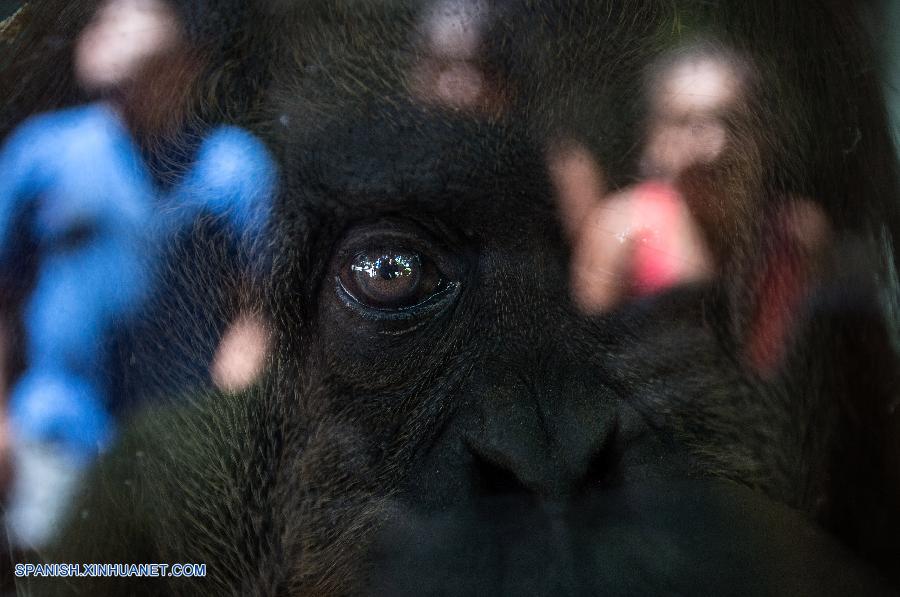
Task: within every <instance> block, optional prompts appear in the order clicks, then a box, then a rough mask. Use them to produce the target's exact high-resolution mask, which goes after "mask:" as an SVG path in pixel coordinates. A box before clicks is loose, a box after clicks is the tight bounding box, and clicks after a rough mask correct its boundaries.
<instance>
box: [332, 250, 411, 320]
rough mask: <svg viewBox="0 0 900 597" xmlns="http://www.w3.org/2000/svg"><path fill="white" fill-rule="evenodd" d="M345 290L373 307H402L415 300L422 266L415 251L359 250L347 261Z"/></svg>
mask: <svg viewBox="0 0 900 597" xmlns="http://www.w3.org/2000/svg"><path fill="white" fill-rule="evenodd" d="M350 273H351V278H352V283H351V287H353V288H349V289H348V290H350V291H351V294H353V295H354V297H355V298H356V299H357V300H360V301H361V302H364V303H366V304H370V305H372V306H375V307H388V308H391V307H393V308H396V307H405V306H409V305H413V304H415V303H416V302H418V301H419V300H420V299H421V298H423V297H422V296H421V295H422V294H423V292H424V291H425V290H426V289H424V288H423V283H422V277H423V267H422V261H421V258H420V257H419V256H418V255H417V254H416V253H402V252H391V253H373V252H369V253H362V254H360V255H357V256H356V258H355V259H354V260H353V263H352V264H351V265H350Z"/></svg>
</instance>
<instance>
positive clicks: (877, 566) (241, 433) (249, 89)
mask: <svg viewBox="0 0 900 597" xmlns="http://www.w3.org/2000/svg"><path fill="white" fill-rule="evenodd" d="M809 4H810V6H804V7H787V8H761V7H756V6H753V7H743V8H742V7H737V6H732V5H729V6H727V7H726V6H716V7H711V8H710V7H706V5H705V4H703V3H696V5H695V4H694V3H689V2H684V3H679V6H678V15H677V16H678V18H679V22H681V23H683V24H685V26H687V25H690V26H692V27H694V28H697V29H700V30H702V31H703V32H704V33H706V34H707V35H708V36H709V37H713V38H716V39H720V40H723V43H727V44H728V45H729V46H730V47H731V48H732V49H735V48H736V49H737V50H740V52H742V53H741V54H740V55H745V56H747V57H748V58H747V59H748V61H749V62H750V64H751V66H750V69H751V70H753V77H749V75H748V80H750V81H751V83H752V85H754V87H753V89H754V90H755V91H754V93H753V94H752V96H751V97H748V99H747V103H746V105H744V106H743V108H744V110H743V111H741V112H740V113H738V114H736V115H733V121H731V125H732V127H733V128H732V129H731V130H732V134H733V137H732V139H733V141H732V148H731V150H730V152H727V153H726V154H725V155H723V156H722V158H721V159H720V160H719V162H717V163H714V164H712V165H706V166H704V167H703V168H699V169H697V170H695V171H691V172H689V173H688V174H686V175H685V181H684V184H683V188H684V189H686V191H685V192H686V193H687V194H688V195H689V197H688V199H689V200H690V199H691V197H692V196H698V197H708V196H721V195H722V194H727V196H728V197H729V198H730V199H731V200H732V201H734V206H735V207H734V212H733V213H732V214H731V216H732V217H731V219H730V220H729V221H728V222H727V224H728V228H727V230H728V231H729V233H728V234H727V235H726V234H723V233H722V230H724V229H725V227H724V224H721V222H720V223H719V224H721V225H719V226H718V227H716V226H717V225H716V222H714V223H713V224H708V223H707V224H705V225H707V226H708V227H709V229H708V230H707V234H708V237H709V239H710V243H711V245H713V246H715V247H717V248H721V246H725V248H721V250H720V251H719V255H720V261H719V264H718V268H719V269H718V270H717V276H716V277H715V278H714V279H713V280H710V281H707V282H703V283H698V284H692V285H689V286H686V287H680V288H674V289H671V290H670V291H668V292H666V293H663V294H661V295H658V296H654V297H649V298H643V299H637V300H628V301H626V302H625V303H624V304H622V305H620V306H619V307H618V308H616V309H614V310H610V311H609V312H605V313H598V314H586V313H584V312H582V311H580V310H579V309H578V308H577V307H576V305H575V304H574V303H573V301H572V299H571V297H570V292H569V261H570V256H571V251H572V247H571V245H570V243H569V240H568V238H567V237H566V234H565V231H564V227H563V226H562V223H561V221H560V216H559V206H558V198H557V197H556V194H555V193H556V191H555V188H554V186H553V184H552V183H551V178H550V173H549V171H548V165H547V155H548V152H549V151H551V150H552V148H553V147H554V146H555V145H556V144H558V143H559V142H560V141H561V140H575V141H577V142H579V143H581V144H583V145H584V146H585V147H587V148H588V149H589V150H590V152H591V153H592V155H594V156H596V158H597V162H598V164H600V165H601V166H602V168H603V170H604V173H605V175H606V177H607V178H608V179H609V184H610V185H611V186H612V187H613V188H616V187H620V186H625V185H627V184H629V183H631V182H634V180H635V177H636V176H637V171H638V161H639V158H640V151H638V150H635V149H634V148H635V147H636V146H637V145H639V143H640V131H641V127H640V122H641V111H642V109H643V108H642V107H641V102H642V101H643V100H642V99H641V98H642V94H643V92H642V88H641V85H642V81H643V80H644V78H645V77H644V76H643V73H646V72H647V71H648V69H650V68H651V65H652V64H654V62H655V59H656V58H657V57H659V56H660V55H662V54H663V53H664V50H665V49H666V48H669V47H677V45H678V42H677V39H675V38H672V37H671V35H672V34H671V31H672V27H673V25H672V22H673V13H672V11H671V7H669V6H668V4H666V5H665V6H663V5H662V4H659V5H658V4H657V3H653V2H641V3H639V2H631V3H621V4H613V3H605V2H577V3H573V4H572V6H566V7H565V9H563V8H562V7H557V6H555V5H554V3H547V4H546V5H543V4H542V5H541V6H539V7H538V6H531V5H530V4H529V5H528V6H525V5H524V4H522V5H520V3H508V4H507V3H503V4H500V5H498V6H497V7H496V9H497V11H498V14H499V17H498V18H497V19H496V20H495V21H494V22H493V24H492V25H491V27H492V29H490V34H489V35H486V36H485V38H486V39H488V40H489V41H487V42H485V47H484V48H483V52H482V56H483V59H482V60H483V63H480V67H481V68H482V69H483V71H484V72H485V73H487V74H486V78H485V80H486V81H488V82H489V85H490V87H491V89H492V91H491V99H490V101H486V103H485V104H478V105H477V106H476V107H473V108H467V109H460V108H458V107H447V106H444V105H441V104H440V103H439V102H438V103H435V102H433V101H430V100H427V99H423V98H422V96H421V95H417V94H416V93H415V92H414V91H411V88H410V86H409V85H407V81H406V79H405V78H404V77H405V75H404V73H407V72H409V70H410V68H411V67H412V65H415V64H416V63H417V60H418V58H419V53H420V52H421V49H419V48H418V46H416V45H415V44H416V42H415V40H416V37H415V27H416V23H417V21H416V15H417V14H418V10H417V7H410V6H407V5H406V4H405V3H401V2H391V3H367V2H360V3H338V4H335V5H333V6H332V5H329V6H330V8H328V7H325V6H324V5H322V4H320V3H317V2H310V3H308V4H304V5H303V6H297V7H291V6H289V5H288V3H276V2H273V3H271V4H269V3H263V4H260V5H259V6H257V7H255V8H247V7H244V8H239V7H224V8H222V9H221V10H222V11H224V12H225V13H226V14H228V13H227V10H226V9H228V8H232V9H233V10H234V11H235V12H234V13H233V16H234V17H235V18H233V19H222V22H219V20H217V19H218V17H220V16H221V14H222V12H215V13H210V14H211V15H212V16H210V21H209V22H208V23H205V22H203V21H202V20H198V21H197V23H199V24H197V25H196V26H195V27H193V28H192V27H187V30H188V31H194V32H195V35H197V36H198V39H200V40H202V41H203V43H206V44H209V46H208V47H209V48H211V49H210V50H209V66H208V71H209V72H208V73H207V75H206V76H204V77H201V78H200V79H199V81H198V83H197V86H198V89H197V92H196V95H197V97H198V98H204V100H203V101H199V100H198V102H197V105H196V106H195V108H194V109H195V110H196V112H197V115H198V118H201V119H202V120H204V121H206V122H209V123H215V122H219V121H238V122H239V123H240V124H243V125H244V126H246V127H248V128H250V129H251V130H253V131H254V132H256V133H257V134H258V135H260V136H261V137H263V138H264V139H265V140H266V141H267V143H268V144H269V146H270V148H271V149H272V151H273V152H274V154H275V155H276V158H277V160H278V163H279V166H280V169H281V191H280V195H279V198H278V202H277V205H278V207H277V209H276V213H275V221H274V223H273V229H272V237H271V238H272V247H273V252H274V253H273V264H274V266H273V268H272V271H271V274H270V275H269V276H267V277H266V278H265V280H264V283H263V285H264V288H263V290H262V291H261V292H259V293H251V295H250V296H247V297H241V298H242V301H243V303H244V304H247V305H251V306H252V308H253V309H255V310H257V311H258V312H260V313H262V314H264V315H265V316H266V318H267V319H268V321H270V322H271V327H272V333H273V352H272V354H271V355H270V360H269V364H268V369H267V372H266V374H265V375H264V377H263V379H261V380H260V381H259V382H258V383H257V384H256V385H255V386H254V387H253V388H251V389H250V390H247V391H246V392H243V393H241V394H236V395H218V394H204V393H200V394H198V395H192V396H190V397H188V398H182V399H180V400H173V401H172V404H171V405H168V406H156V407H154V408H151V409H149V410H148V412H146V413H145V414H143V415H140V416H137V417H136V418H135V420H134V421H133V423H132V424H131V426H130V428H129V429H128V430H127V431H126V432H125V433H124V434H123V437H122V440H121V442H120V445H119V446H118V448H117V449H116V450H115V451H114V452H113V453H112V454H111V455H109V456H108V457H107V458H106V459H105V460H104V461H103V462H102V463H101V464H100V466H99V467H98V470H97V471H96V472H95V473H94V475H93V476H92V478H91V480H90V482H89V483H88V485H87V490H86V495H85V496H84V498H83V501H82V502H81V503H80V505H79V507H77V508H76V510H75V512H76V515H75V516H73V520H72V521H71V522H70V524H69V528H68V530H67V531H66V533H65V535H64V540H63V541H62V542H61V545H60V546H58V548H55V549H54V550H52V551H51V552H50V553H49V554H42V555H43V556H44V558H45V560H46V561H75V562H82V561H83V562H100V561H111V562H121V561H125V562H132V561H133V562H203V563H207V565H208V568H209V570H208V576H207V578H205V579H194V580H187V579H129V580H121V579H119V580H116V579H80V580H79V581H77V582H74V583H65V584H60V585H58V586H53V587H52V590H54V591H57V592H59V593H60V594H73V593H75V594H78V593H79V592H80V593H81V594H85V595H105V594H109V595H119V594H129V593H132V594H147V595H156V594H160V593H162V594H182V595H204V594H208V595H344V594H383V595H406V594H409V595H417V594H447V595H469V594H483V595H501V594H504V595H505V594H508V595H519V594H536V595H557V594H559V595H570V594H585V595H595V594H613V595H616V594H623V595H624V594H672V593H681V594H720V593H726V594H735V593H737V594H791V595H796V594H810V595H812V594H815V595H819V594H836V595H839V594H871V593H876V594H877V593H881V592H885V593H889V592H890V590H891V587H892V586H896V583H897V582H898V580H900V579H898V577H897V571H896V570H895V566H894V563H893V559H894V558H895V554H896V552H897V547H898V543H897V542H898V540H897V537H898V536H900V506H898V504H900V491H898V489H900V483H898V476H900V458H898V455H900V449H898V435H897V431H898V416H897V413H896V401H897V397H898V396H897V387H898V385H897V381H898V379H897V372H898V371H900V368H898V361H897V354H896V349H895V347H894V345H892V341H893V340H892V337H891V334H892V333H893V330H895V329H896V322H891V321H890V319H889V318H888V316H887V314H886V313H885V309H884V308H883V302H881V301H883V297H884V296H886V295H887V296H890V293H891V292H894V293H896V291H897V289H891V288H889V287H888V283H887V282H886V279H887V278H886V276H885V275H884V274H885V270H886V269H889V267H887V266H886V265H885V264H886V263H887V264H889V263H893V260H894V259H895V254H894V253H893V252H892V249H891V248H890V246H889V245H888V244H887V243H885V242H884V238H886V237H885V235H887V238H890V235H891V234H893V233H894V232H895V231H896V228H895V227H894V223H895V222H896V221H897V219H896V218H897V216H896V211H897V205H898V202H897V201H896V186H895V182H896V181H895V178H894V173H893V170H892V168H893V165H892V164H889V163H887V162H886V161H885V160H886V158H884V157H883V156H884V155H887V154H888V152H890V151H891V150H890V149H889V148H888V145H887V137H886V136H885V134H884V126H885V125H884V121H883V113H882V109H881V107H880V104H879V100H878V97H877V93H876V91H875V89H874V87H873V82H872V81H870V80H868V79H866V78H865V77H864V75H863V74H862V73H861V72H860V71H862V70H864V69H861V67H859V66H852V67H851V66H847V65H848V64H850V65H859V64H865V61H864V57H865V52H864V48H863V46H862V42H861V40H860V39H857V37H855V29H854V28H853V27H852V24H849V23H846V22H845V16H842V15H845V12H842V11H846V7H840V6H830V5H829V7H827V8H826V7H821V6H819V5H818V4H817V3H809ZM812 4H815V6H812ZM809 11H819V12H818V13H816V14H819V16H820V19H821V22H817V23H816V26H815V27H813V26H812V25H810V24H808V22H807V20H806V19H805V17H806V16H808V14H809ZM190 14H193V13H190ZM214 17H215V18H214ZM238 17H241V18H238ZM188 18H189V19H190V18H194V17H193V16H189V17H188ZM242 18H243V19H244V20H243V21H242V20H241V19H242ZM232 21H234V22H232ZM248 22H251V23H258V25H257V27H256V28H255V29H254V28H252V27H247V26H246V25H240V24H238V23H248ZM191 23H193V21H191ZM759 23H766V24H767V27H766V28H762V29H760V27H758V24H759ZM201 25H202V26H201ZM376 25H378V26H376ZM217 28H220V29H221V31H218V29H217ZM248 29H249V30H248ZM210 30H212V31H213V32H216V31H218V34H217V35H212V34H211V33H210ZM661 32H663V33H661ZM838 32H840V39H844V40H847V44H846V45H838V44H835V43H834V39H837V38H838ZM239 33H244V35H239ZM600 38H602V39H603V43H602V44H600V45H592V44H591V43H589V42H588V41H586V40H594V39H600ZM210 40H213V41H210ZM216 44H219V45H218V46H217V45H216ZM286 47H291V48H292V49H293V50H295V51H294V53H290V52H287V51H285V48H286ZM803 48H822V50H821V52H820V53H819V52H814V53H810V52H809V51H802V49H803ZM826 49H827V51H826ZM220 54H221V55H220ZM560 56H565V57H566V60H563V61H561V60H560V58H559V57H560ZM774 56H778V57H779V58H780V59H779V60H775V59H774V58H773V57H774ZM800 56H802V59H801V58H800ZM562 62H565V64H563V63H562ZM226 66H227V68H226ZM857 69H860V70H857ZM825 73H827V74H828V76H829V77H831V79H830V89H829V90H828V91H827V92H826V93H822V89H821V81H822V77H824V76H825ZM214 75H215V76H214ZM748 85H750V83H748ZM211 89H212V90H214V91H215V92H216V93H218V94H219V95H218V96H214V97H216V98H217V99H216V102H213V103H212V105H211V104H210V102H209V101H208V98H209V93H210V90H211ZM60 101H62V100H60ZM223 107H227V108H228V109H227V110H226V109H224V108H223ZM235 115H237V116H235ZM751 123H753V126H751ZM760 123H764V124H762V125H760ZM848 128H849V129H858V130H859V131H861V134H862V139H863V140H864V141H862V142H861V145H860V144H857V145H854V146H853V147H852V148H851V149H850V150H849V151H848V150H847V147H848V145H847V144H846V143H845V141H847V139H846V136H847V134H848V133H847V130H848ZM849 190H852V191H853V193H852V196H853V197H854V199H853V201H854V207H853V209H852V210H850V209H848V207H847V205H848V202H849V201H850V199H849V198H848V197H849V196H850V193H849ZM794 194H802V195H804V196H809V197H812V198H813V200H814V201H815V202H816V205H818V206H820V208H821V210H822V211H823V212H824V213H825V214H827V216H828V217H829V219H830V221H831V222H832V225H833V227H834V232H835V237H834V241H833V244H832V245H831V246H830V248H829V250H828V252H827V254H826V255H825V256H824V257H823V258H822V263H821V265H819V266H817V267H818V269H817V270H816V272H817V273H816V277H815V278H814V283H813V284H812V285H811V286H810V290H809V292H808V293H807V294H806V295H804V297H803V299H802V300H801V301H800V302H799V304H798V306H797V307H796V309H795V311H794V312H793V313H792V317H793V319H794V320H795V321H796V322H797V325H796V326H795V327H793V328H792V332H791V340H790V345H789V349H788V350H787V351H786V353H785V356H784V359H783V361H782V362H781V363H780V364H779V366H778V367H777V369H776V370H775V371H774V373H771V374H767V375H760V374H759V373H758V372H756V371H754V370H752V369H751V368H750V367H748V366H747V364H746V362H745V361H744V360H742V358H743V357H742V354H743V352H742V346H743V343H744V341H745V338H746V337H747V335H748V334H750V332H749V331H748V330H752V329H753V326H752V323H753V314H754V313H756V312H757V311H758V303H759V299H758V297H757V296H756V295H755V294H754V293H755V292H756V291H755V287H754V282H753V280H756V279H758V278H759V276H760V271H761V270H763V269H764V268H765V265H766V263H767V255H769V254H770V253H771V252H772V251H774V250H775V249H773V246H774V245H775V241H774V240H773V237H772V235H767V233H768V232H771V229H772V227H773V225H772V224H771V223H770V220H771V219H772V218H773V216H772V214H774V213H776V212H777V208H778V206H779V205H780V203H779V202H783V201H784V200H785V199H784V198H785V197H787V196H793V195H794ZM735 214H737V215H735ZM222 275H223V276H227V275H228V274H227V273H223V274H222ZM197 286H199V284H198V285H197ZM223 287H230V286H229V284H228V281H227V280H226V281H225V282H223ZM183 288H188V289H190V288H192V287H191V285H190V284H186V285H185V286H183ZM195 290H196V289H195ZM212 315H213V316H215V313H213V314H212ZM181 316H186V315H184V314H182V315H181ZM159 375H160V376H165V371H163V372H161V373H160V374H159ZM29 583H31V584H29ZM891 583H894V584H893V585H892V584H891ZM23 586H27V587H32V586H33V589H34V590H35V591H37V593H36V594H44V593H45V592H46V591H49V590H51V587H50V586H49V584H48V583H47V582H46V581H38V580H31V581H28V582H27V583H25V584H23Z"/></svg>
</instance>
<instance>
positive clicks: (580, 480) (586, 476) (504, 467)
mask: <svg viewBox="0 0 900 597" xmlns="http://www.w3.org/2000/svg"><path fill="white" fill-rule="evenodd" d="M540 377H542V379H541V382H542V383H540V384H531V383H527V384H526V383H519V384H508V383H507V384H505V385H504V386H503V388H502V389H500V388H496V387H495V389H494V391H489V392H487V393H486V394H485V395H484V396H483V397H482V398H481V399H480V400H479V404H480V407H479V411H480V412H479V415H480V416H479V417H478V424H476V425H474V426H473V427H472V429H471V430H470V431H469V433H468V434H467V435H466V445H467V446H468V448H469V450H470V451H471V453H472V457H473V458H472V462H473V471H472V474H473V476H474V477H475V479H474V481H475V486H476V487H477V488H479V490H480V491H482V492H484V493H487V494H497V493H511V492H525V493H531V494H535V495H538V496H542V497H548V498H559V497H565V496H569V495H572V494H574V493H577V492H579V491H582V490H584V489H587V488H589V487H594V486H598V485H602V484H604V483H609V482H612V481H613V479H614V476H615V468H616V459H617V457H616V452H617V449H616V443H617V442H616V436H617V430H618V425H619V422H618V414H617V408H616V400H615V398H614V396H612V393H611V392H609V391H604V390H603V388H602V386H601V387H599V389H598V384H597V383H596V380H594V381H593V382H592V383H589V382H590V380H588V379H585V377H587V376H586V375H583V374H582V375H579V372H571V371H569V372H567V373H563V374H555V375H550V376H540ZM554 378H555V379H554Z"/></svg>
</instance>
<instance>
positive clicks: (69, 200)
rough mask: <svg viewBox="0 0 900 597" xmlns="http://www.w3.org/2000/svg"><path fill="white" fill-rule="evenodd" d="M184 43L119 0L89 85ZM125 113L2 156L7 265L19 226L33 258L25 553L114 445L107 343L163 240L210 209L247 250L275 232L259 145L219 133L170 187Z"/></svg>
mask: <svg viewBox="0 0 900 597" xmlns="http://www.w3.org/2000/svg"><path fill="white" fill-rule="evenodd" d="M178 36H179V29H178V21H177V18H176V16H175V13H174V11H173V10H172V8H171V7H170V6H168V5H167V4H164V3H163V2H159V1H157V2H154V1H150V0H110V1H109V2H107V3H106V4H105V5H103V6H102V7H101V8H100V10H99V12H98V13H97V16H96V17H95V18H94V20H93V22H92V23H90V24H89V25H88V27H87V28H86V29H85V31H84V32H83V33H82V34H81V37H80V39H79V42H78V44H77V46H76V51H75V65H76V72H77V75H78V79H79V82H80V83H81V84H82V86H83V87H85V88H86V89H88V90H89V91H91V92H94V93H96V94H97V95H99V96H102V97H106V98H116V97H118V98H121V97H123V96H122V95H120V94H117V93H114V92H115V91H118V90H119V88H121V87H122V86H126V85H128V84H130V82H131V81H130V80H131V79H132V78H133V77H134V76H135V72H136V70H137V69H139V68H140V66H141V65H142V64H143V63H144V62H146V61H147V59H148V58H151V57H153V56H157V55H159V54H160V53H162V52H165V51H169V50H171V48H172V46H173V45H175V44H177V43H178ZM125 97H127V96H125ZM123 108H125V106H123V105H121V99H119V100H116V99H107V101H97V102H95V103H93V104H89V105H86V106H80V107H75V108H69V109H65V110H61V111H58V112H53V113H48V114H43V115H39V116H36V117H33V118H31V119H29V120H28V121H26V122H25V123H24V124H22V125H21V126H20V127H19V128H18V129H17V130H16V131H14V132H13V133H12V135H10V137H9V139H8V140H7V141H6V143H5V145H4V146H3V147H2V149H0V171H2V172H3V173H4V176H3V177H2V179H0V268H2V269H3V270H5V271H6V272H10V271H15V270H16V266H17V264H16V263H14V262H13V261H14V260H15V258H14V255H15V254H16V249H17V247H14V246H11V245H14V244H15V240H14V239H15V238H16V237H17V235H18V233H19V232H20V231H21V230H22V229H25V230H26V231H27V234H28V236H29V237H30V238H33V239H34V241H35V246H36V250H37V255H36V260H35V263H36V275H35V284H34V288H33V290H32V291H31V293H30V295H29V296H28V297H27V299H26V305H25V309H24V314H23V319H24V322H23V323H24V328H25V336H26V338H25V343H26V349H25V351H26V355H25V357H26V370H25V372H24V373H23V375H22V376H21V377H20V378H19V379H18V380H17V381H16V382H15V384H14V385H13V387H12V389H11V393H10V396H9V405H8V408H9V417H10V427H11V433H12V436H13V441H14V442H15V444H16V445H17V446H18V448H17V450H16V451H17V452H18V456H17V460H18V461H19V462H17V463H16V474H17V476H18V477H19V480H18V481H17V482H16V484H15V485H14V489H13V495H12V507H11V508H10V514H9V519H8V523H9V525H10V527H11V531H12V535H13V540H14V541H16V540H18V541H19V542H22V543H26V544H31V545H40V544H41V543H43V542H44V541H45V540H46V539H47V538H49V536H50V534H51V533H52V530H53V524H54V522H55V520H56V516H55V515H54V511H59V510H60V508H61V507H62V506H64V505H65V503H67V502H68V496H69V495H71V491H72V490H73V488H74V483H73V482H74V480H75V478H76V477H77V472H78V471H79V470H80V469H81V468H83V465H84V464H86V463H87V462H89V461H90V460H91V459H92V457H93V456H94V455H95V454H96V453H97V452H98V450H101V449H102V448H103V447H104V446H105V445H106V444H107V443H108V442H109V441H110V439H111V438H112V435H113V430H114V424H113V420H112V417H111V415H110V407H111V403H112V402H113V401H114V400H115V397H113V396H110V395H109V393H110V389H109V387H108V385H109V384H108V381H109V380H108V374H107V373H106V361H107V360H108V359H109V358H110V354H109V351H110V338H111V336H112V335H113V332H114V331H115V329H116V328H117V327H120V326H121V325H124V323H125V322H127V321H129V320H130V319H133V318H134V316H135V315H136V314H138V313H139V312H140V311H141V310H142V308H143V307H144V306H145V304H146V301H147V299H148V297H149V295H150V294H151V293H152V291H153V283H152V279H153V276H152V273H151V272H152V269H153V267H154V261H155V260H158V259H159V258H160V249H161V248H162V247H163V246H164V245H165V243H166V242H167V239H170V238H172V237H173V236H174V235H176V234H178V233H179V232H180V231H181V230H182V229H184V228H186V227H188V226H189V225H190V224H191V223H192V222H193V221H194V220H195V219H196V218H197V217H198V216H199V215H200V214H201V213H207V214H211V215H213V216H215V217H216V218H218V219H220V220H222V221H223V222H224V223H225V225H226V226H227V227H228V228H229V229H230V231H231V232H232V233H233V236H235V237H236V238H237V239H238V240H240V241H248V242H238V243H237V244H238V246H239V247H246V246H249V245H250V244H252V239H253V238H255V237H257V236H258V235H259V234H260V233H261V232H262V230H263V228H264V227H265V225H266V213H267V211H268V210H267V200H268V197H269V196H270V195H271V191H272V187H273V185H274V168H273V165H272V161H271V159H270V158H269V156H268V153H267V152H266V150H265V148H264V147H263V145H262V144H261V143H260V142H259V141H258V140H257V139H256V138H255V137H253V136H252V135H251V134H249V133H247V132H245V131H243V130H241V129H239V128H236V127H226V126H222V127H218V128H216V129H214V130H213V131H212V132H211V133H210V134H209V135H208V136H206V137H205V138H204V139H203V140H202V142H201V144H200V146H199V148H198V150H197V152H196V155H195V159H194V160H193V164H192V165H191V167H190V169H189V170H188V172H187V173H186V174H185V175H184V176H183V177H182V178H181V180H180V181H179V182H178V183H177V184H176V185H175V186H173V187H172V188H171V189H168V190H167V191H166V192H163V191H162V190H160V189H159V188H158V186H157V185H156V183H155V182H154V180H153V178H152V176H151V175H150V173H149V171H148V168H147V165H146V163H145V162H144V160H143V158H142V156H141V154H140V151H139V150H138V148H137V146H136V144H135V142H134V141H133V139H132V136H131V132H130V131H129V129H128V127H127V125H126V119H125V118H124V117H123ZM25 446H31V447H32V448H27V449H23V447H25Z"/></svg>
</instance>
